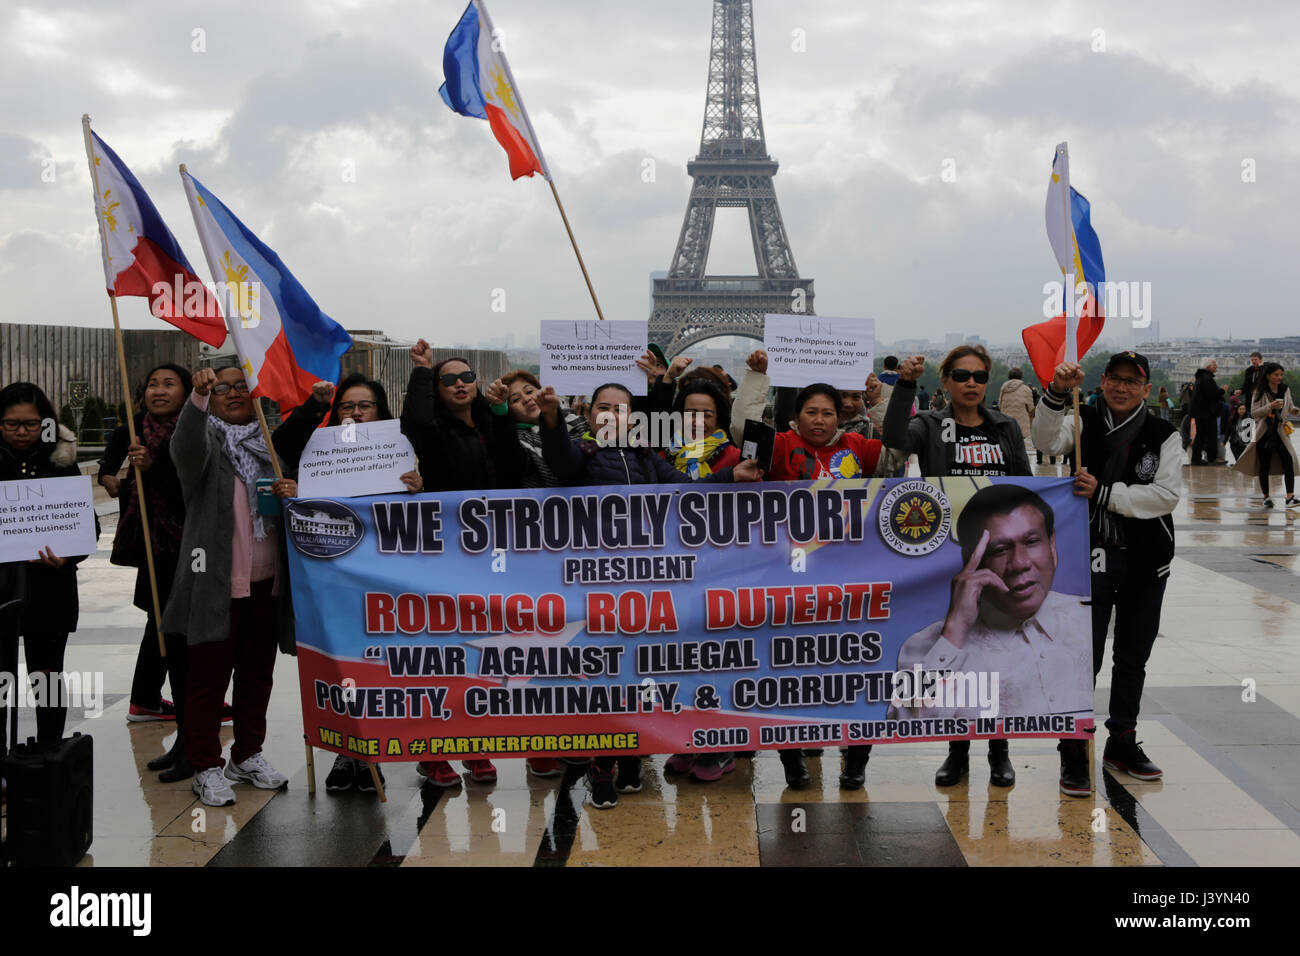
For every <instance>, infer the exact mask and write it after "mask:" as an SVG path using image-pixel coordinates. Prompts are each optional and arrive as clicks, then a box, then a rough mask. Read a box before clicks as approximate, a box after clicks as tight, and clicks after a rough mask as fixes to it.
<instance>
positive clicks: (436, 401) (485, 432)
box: [402, 339, 527, 787]
mask: <svg viewBox="0 0 1300 956" xmlns="http://www.w3.org/2000/svg"><path fill="white" fill-rule="evenodd" d="M411 361H412V362H413V363H414V364H415V367H414V368H413V369H411V381H410V383H409V384H408V385H407V387H406V403H405V404H404V405H403V406H402V433H403V434H405V435H406V437H407V438H409V439H410V440H411V445H412V447H414V448H415V454H416V456H417V457H418V458H419V460H420V477H421V478H422V479H423V481H424V489H425V491H434V492H440V491H478V490H481V489H487V488H520V487H522V486H523V477H524V475H525V473H526V471H527V460H526V459H525V457H524V456H525V455H526V454H527V452H525V451H524V449H523V448H522V446H520V444H519V436H518V433H517V429H516V428H515V423H514V419H513V418H512V417H511V415H510V405H509V392H508V391H507V389H506V387H505V386H504V385H502V384H501V380H500V379H498V380H497V381H495V382H493V383H492V384H491V385H489V386H488V388H487V396H486V397H484V396H483V395H481V394H480V393H479V390H478V384H477V382H478V376H477V375H476V374H475V373H474V370H473V369H472V368H471V367H470V364H469V362H467V361H465V360H464V359H463V358H449V359H443V360H442V361H441V362H438V363H437V364H434V361H433V349H432V348H430V346H429V343H428V342H426V341H425V340H424V339H420V341H418V342H417V343H416V344H415V345H413V346H411ZM465 766H466V768H467V769H468V770H469V774H470V779H471V780H474V781H475V782H477V783H493V782H494V781H495V780H496V778H497V771H496V767H494V766H492V761H490V760H482V759H473V760H466V761H465ZM418 769H419V772H420V775H421V776H423V777H424V778H425V780H426V782H428V783H430V784H432V785H433V786H435V787H454V786H456V785H457V784H459V783H460V782H461V780H460V774H458V773H456V771H455V769H454V768H453V767H452V765H451V764H450V763H448V762H447V761H445V760H426V761H423V762H421V763H420V765H419V768H418Z"/></svg>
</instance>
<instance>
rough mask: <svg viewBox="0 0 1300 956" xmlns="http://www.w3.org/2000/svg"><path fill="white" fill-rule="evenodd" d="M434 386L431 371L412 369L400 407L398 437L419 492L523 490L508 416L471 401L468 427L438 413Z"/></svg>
mask: <svg viewBox="0 0 1300 956" xmlns="http://www.w3.org/2000/svg"><path fill="white" fill-rule="evenodd" d="M435 388H436V381H435V379H434V377H433V369H430V368H425V367H424V366H419V367H417V368H415V369H412V370H411V381H410V384H409V385H407V388H406V402H405V403H404V404H403V406H402V434H404V435H405V436H406V437H407V438H409V439H410V440H411V447H413V448H414V449H415V454H416V456H417V457H418V458H419V459H420V477H421V478H423V479H424V490H425V491H471V490H474V489H477V488H520V487H523V478H524V474H525V472H526V470H527V461H526V459H525V458H524V455H526V454H527V452H525V451H524V450H523V448H522V447H520V445H519V436H518V434H517V429H516V428H515V420H514V418H513V417H512V416H511V415H510V413H509V412H506V414H504V415H497V414H495V413H494V412H492V411H490V410H489V408H488V406H487V401H486V400H485V399H482V398H480V399H478V400H476V401H475V402H474V409H473V413H472V414H473V418H474V427H473V428H471V427H470V426H469V425H466V424H465V423H464V422H463V421H461V420H460V419H459V418H454V417H452V416H451V415H448V414H446V413H445V412H443V411H442V410H441V408H440V407H439V406H438V404H437V402H435V401H434V395H435Z"/></svg>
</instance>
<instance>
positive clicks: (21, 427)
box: [0, 418, 41, 432]
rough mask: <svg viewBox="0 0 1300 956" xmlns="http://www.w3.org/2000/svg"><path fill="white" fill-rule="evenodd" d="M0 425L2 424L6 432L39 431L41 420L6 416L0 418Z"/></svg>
mask: <svg viewBox="0 0 1300 956" xmlns="http://www.w3.org/2000/svg"><path fill="white" fill-rule="evenodd" d="M0 425H3V426H4V430H5V431H7V432H23V431H26V432H34V431H40V428H41V420H40V419H39V418H6V419H4V420H0Z"/></svg>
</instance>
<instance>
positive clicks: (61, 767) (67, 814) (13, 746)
mask: <svg viewBox="0 0 1300 956" xmlns="http://www.w3.org/2000/svg"><path fill="white" fill-rule="evenodd" d="M26 583H27V582H26V569H25V568H24V567H23V566H22V565H21V564H17V565H15V564H5V565H0V640H4V641H5V642H6V643H9V642H12V644H13V646H14V647H15V648H16V646H17V639H18V631H19V626H20V620H21V614H22V611H23V609H24V607H25V605H26ZM10 677H11V679H16V678H17V668H16V667H15V668H14V673H13V674H11V675H10ZM10 694H11V695H12V698H13V699H11V700H9V701H7V703H8V704H9V705H10V706H9V710H8V713H7V714H6V715H5V716H6V717H7V718H8V720H7V722H8V724H9V728H8V730H9V733H8V735H7V740H8V744H9V753H8V755H7V756H6V757H5V760H4V767H3V771H2V772H3V775H4V778H5V787H6V790H5V803H6V813H5V816H6V820H5V842H4V857H3V859H4V862H5V863H6V864H17V865H19V866H72V865H73V864H75V863H76V862H77V861H78V860H80V859H81V858H82V857H83V856H85V855H86V850H87V849H88V848H89V847H90V841H91V836H92V819H93V816H94V814H93V810H94V806H93V799H94V744H93V742H92V740H91V738H90V736H89V735H82V734H73V735H72V736H71V737H67V738H65V739H64V740H63V741H62V742H60V744H59V746H58V747H57V748H55V749H54V750H46V749H43V748H41V747H38V746H37V745H36V740H35V738H31V737H29V738H28V740H27V743H26V744H19V743H18V703H19V701H18V688H17V687H16V686H14V687H11V688H10Z"/></svg>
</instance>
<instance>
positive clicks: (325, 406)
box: [271, 395, 330, 478]
mask: <svg viewBox="0 0 1300 956" xmlns="http://www.w3.org/2000/svg"><path fill="white" fill-rule="evenodd" d="M329 413H330V404H329V402H318V401H317V400H316V396H314V395H313V396H312V397H311V398H309V399H307V401H305V402H303V403H302V404H301V405H299V406H298V407H297V408H295V409H294V410H293V411H292V412H291V413H290V414H289V417H288V418H286V419H285V420H284V421H282V422H280V427H279V428H277V429H276V430H275V431H274V432H272V433H271V444H272V445H274V446H275V453H276V454H277V455H279V456H280V459H281V460H282V461H283V462H284V469H285V473H286V475H287V476H288V477H290V478H297V477H298V463H299V462H300V461H301V460H302V453H303V451H304V450H305V449H306V448H307V442H309V441H311V436H312V433H313V432H315V431H316V429H317V428H319V427H320V423H321V422H323V421H325V419H326V418H327V417H328V416H329Z"/></svg>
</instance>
